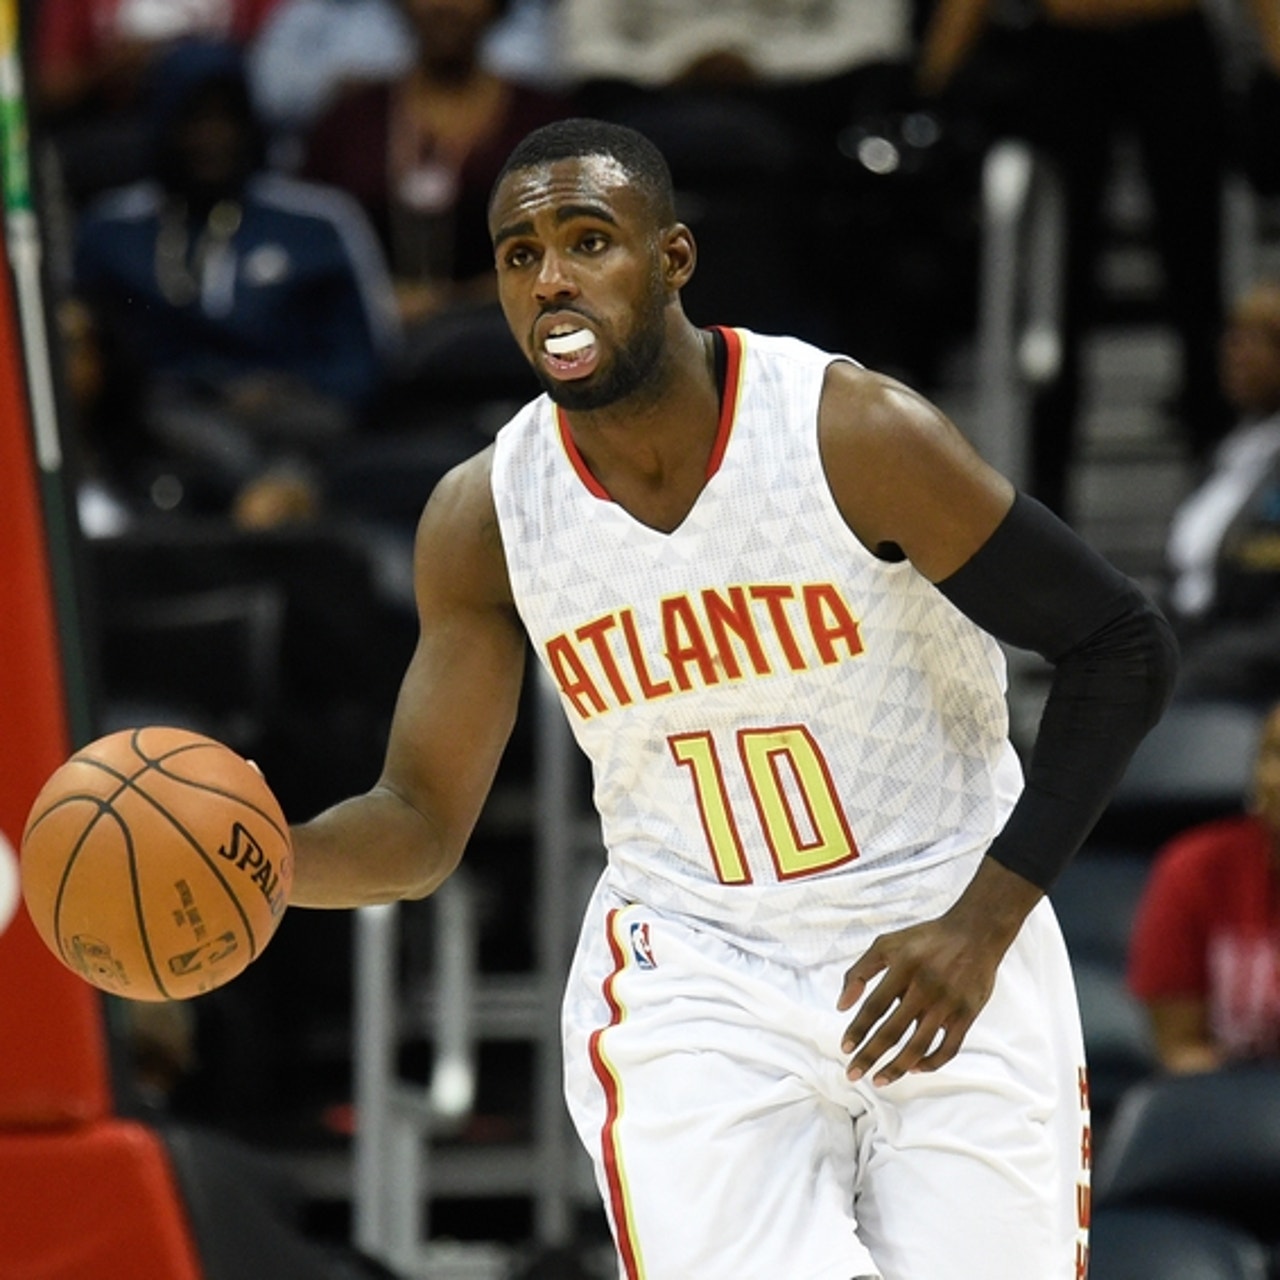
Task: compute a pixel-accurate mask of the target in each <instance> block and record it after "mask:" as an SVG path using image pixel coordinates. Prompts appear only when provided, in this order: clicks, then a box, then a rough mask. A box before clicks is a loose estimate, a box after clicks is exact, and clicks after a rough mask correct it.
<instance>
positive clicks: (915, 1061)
mask: <svg viewBox="0 0 1280 1280" xmlns="http://www.w3.org/2000/svg"><path fill="white" fill-rule="evenodd" d="M941 1032H942V1022H941V1019H940V1018H938V1017H936V1016H930V1015H926V1016H924V1017H921V1018H920V1019H919V1020H918V1021H917V1022H916V1029H915V1031H914V1032H913V1033H912V1035H911V1038H910V1039H909V1040H908V1041H907V1042H906V1044H904V1045H903V1046H902V1048H901V1049H900V1050H899V1051H898V1052H897V1054H895V1055H894V1057H893V1058H892V1059H891V1060H890V1061H889V1062H886V1063H885V1064H884V1066H882V1067H881V1068H880V1069H879V1070H878V1071H877V1072H876V1074H875V1076H874V1078H873V1079H872V1081H871V1083H872V1084H874V1085H876V1086H877V1088H878V1087H880V1086H881V1085H886V1084H892V1083H893V1082H894V1081H895V1080H900V1079H901V1078H902V1077H903V1076H905V1075H906V1074H907V1073H908V1072H910V1071H918V1070H919V1069H920V1064H921V1063H922V1062H925V1061H927V1060H928V1057H929V1056H930V1055H929V1050H930V1049H931V1048H932V1047H933V1046H934V1045H935V1044H936V1043H937V1041H938V1037H939V1034H940V1033H941ZM944 1039H945V1036H944Z"/></svg>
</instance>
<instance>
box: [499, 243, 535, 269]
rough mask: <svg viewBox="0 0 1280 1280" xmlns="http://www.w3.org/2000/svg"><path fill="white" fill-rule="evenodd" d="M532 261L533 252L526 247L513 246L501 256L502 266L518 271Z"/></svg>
mask: <svg viewBox="0 0 1280 1280" xmlns="http://www.w3.org/2000/svg"><path fill="white" fill-rule="evenodd" d="M533 261H534V252H533V250H532V249H530V248H529V246H528V245H519V244H518V245H513V246H512V247H511V248H510V249H508V250H507V251H506V253H504V254H503V255H502V265H503V266H506V267H511V268H513V269H515V270H519V269H520V268H521V267H527V266H528V265H529V264H530V263H531V262H533Z"/></svg>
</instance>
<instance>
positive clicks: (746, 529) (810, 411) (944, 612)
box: [493, 330, 1022, 965]
mask: <svg viewBox="0 0 1280 1280" xmlns="http://www.w3.org/2000/svg"><path fill="white" fill-rule="evenodd" d="M721 332H722V335H723V337H724V339H725V342H726V345H727V349H728V362H727V363H728V369H727V385H726V389H725V395H724V400H723V407H722V412H721V421H720V427H719V434H718V437H717V441H716V446H715V449H714V451H713V455H712V459H711V465H710V467H709V469H708V470H709V474H708V479H707V482H706V485H705V487H704V488H703V490H702V493H701V494H700V495H699V497H698V500H697V502H696V503H695V504H694V506H693V509H692V510H691V511H690V512H689V514H688V516H687V517H686V518H685V520H684V521H683V523H682V524H681V525H680V526H679V527H678V528H677V529H675V530H674V531H673V532H671V533H661V532H658V531H657V530H655V529H652V528H650V527H648V526H646V525H644V524H642V523H640V522H639V521H637V520H635V519H634V518H633V517H632V516H630V515H629V514H628V513H627V512H626V511H625V510H623V508H622V507H620V506H619V505H617V504H616V503H614V502H612V501H610V500H609V497H608V494H607V493H605V492H604V490H603V489H602V488H601V487H600V485H599V484H598V483H597V482H596V481H595V479H594V478H593V477H592V476H591V474H590V472H589V471H588V470H587V468H586V466H585V464H584V463H583V461H582V459H581V457H580V455H579V454H578V453H577V450H576V448H575V447H574V445H573V441H572V437H571V435H570V433H569V430H568V426H567V424H566V423H565V421H564V419H563V417H562V416H561V415H560V413H559V411H557V410H556V408H555V406H554V405H553V404H552V402H551V401H550V400H549V399H548V398H547V397H545V396H544V397H540V398H539V399H537V400H535V401H533V402H532V403H531V404H529V405H528V406H526V407H525V408H524V409H523V410H522V411H521V412H520V413H519V414H518V415H517V416H516V417H515V418H514V419H513V420H512V421H511V422H509V423H508V424H507V425H506V426H505V427H504V428H503V429H502V431H501V432H500V433H499V435H498V439H497V445H496V452H495V457H494V463H493V492H494V499H495V503H496V506H497V512H498V520H499V525H500V527H501V532H502V539H503V545H504V548H505V552H506V558H507V565H508V568H509V572H510V575H511V584H512V590H513V592H514V596H515V601H516V605H517V607H518V609H519V612H520V615H521V617H522V619H523V621H524V625H525V627H526V628H527V630H528V633H529V636H530V639H531V641H532V644H533V647H534V649H535V651H536V652H537V654H538V656H539V658H540V659H541V661H542V662H543V663H544V664H545V666H546V667H547V669H548V671H549V672H550V674H551V677H552V679H553V680H554V682H555V684H556V685H557V686H558V688H559V690H560V695H561V699H562V702H563V704H564V708H565V711H566V713H567V715H568V717H569V722H570V724H571V725H572V727H573V732H574V734H575V736H576V738H577V740H578V743H579V744H580V745H581V747H582V749H583V750H584V751H585V752H586V754H587V755H588V757H589V758H590V760H591V762H592V766H593V777H594V790H595V802H596V805H597V807H598V809H599V811H600V815H601V820H602V824H603V833H604V842H605V846H606V848H607V850H608V870H607V872H606V875H607V877H608V880H609V883H610V886H611V887H612V888H613V889H614V890H615V891H616V892H617V893H619V894H621V895H622V896H623V897H624V898H626V899H628V900H630V901H635V902H641V903H645V904H646V905H648V906H650V907H652V908H654V909H656V910H659V911H663V912H667V913H670V914H678V915H680V916H682V917H684V918H686V919H688V920H690V921H692V922H694V923H697V924H699V925H700V926H702V927H705V928H708V929H712V930H715V931H717V932H721V933H723V934H725V935H726V936H728V937H731V938H732V939H734V940H735V941H736V942H738V944H739V945H741V946H742V947H744V948H746V949H748V950H752V951H757V952H759V953H761V954H766V955H770V956H773V957H775V958H779V959H784V960H785V959H790V960H792V961H793V962H794V963H796V964H803V965H811V964H819V963H823V962H826V961H829V960H832V959H834V958H837V957H839V956H841V955H845V956H848V955H853V954H857V950H856V948H858V947H859V946H860V945H865V943H866V942H868V941H869V940H870V939H871V938H872V937H873V936H874V935H875V934H877V933H880V932H882V931H884V930H885V929H888V928H896V927H900V926H901V925H904V924H907V923H910V922H913V921H915V920H918V919H924V918H928V917H931V916H934V915H937V914H938V913H939V912H941V911H943V910H945V909H946V907H947V906H949V905H950V904H951V902H952V901H954V899H955V897H956V896H957V895H958V893H959V892H960V890H961V889H962V888H963V886H964V885H965V884H966V883H967V882H968V880H969V877H970V876H971V875H972V873H973V871H974V869H975V865H976V861H977V859H978V857H979V856H980V855H981V854H982V852H983V851H984V850H985V849H986V847H987V845H988V844H989V843H990V841H991V839H992V837H993V836H994V835H995V834H996V832H997V831H998V830H999V829H1000V827H1001V826H1002V825H1003V823H1004V821H1005V819H1006V817H1007V816H1008V813H1009V810H1010V808H1011V807H1012V805H1013V803H1014V801H1015V800H1016V798H1017V795H1018V793H1019V791H1020V789H1021V786H1022V775H1021V770H1020V768H1019V765H1018V761H1017V757H1016V755H1015V754H1014V751H1013V748H1012V746H1011V745H1010V743H1009V739H1008V717H1007V708H1006V703H1005V669H1004V657H1003V654H1002V653H1001V651H1000V649H999V647H998V645H997V644H996V643H995V641H994V640H992V639H991V637H990V636H988V635H987V634H986V633H984V632H982V631H981V630H979V629H978V628H977V627H976V626H974V624H973V623H971V622H970V621H969V620H968V619H967V618H965V617H964V616H963V615H962V614H961V613H960V612H959V611H958V610H956V609H955V608H954V607H953V606H952V605H951V604H950V603H949V602H948V601H947V600H946V599H945V598H944V597H943V596H942V595H941V593H940V592H938V591H937V590H936V589H935V588H934V587H933V586H932V585H931V584H930V583H929V582H928V581H927V580H926V579H925V578H923V577H922V576H921V575H920V574H919V573H918V572H917V571H916V570H915V569H914V568H913V567H912V566H911V565H910V564H909V563H905V562H903V563H898V564H891V563H887V562H884V561H882V560H880V559H877V558H876V557H875V556H873V555H871V554H870V553H869V552H868V551H867V549H866V548H865V547H863V545H862V544H861V543H860V542H859V541H858V539H857V538H856V537H855V536H854V535H853V534H852V532H851V531H850V530H849V528H848V526H847V525H846V524H845V522H844V519H843V518H842V517H841V515H840V513H839V511H838V509H837V507H836V505H835V502H834V500H833V498H832V496H831V492H830V489H829V487H828V485H827V481H826V477H825V475H824V472H823V469H822V464H821V460H820V457H819V450H818V430H817V422H818V402H819V397H820V395H821V390H822V383H823V377H824V373H825V370H826V368H827V366H828V365H829V364H830V363H831V361H832V360H833V359H836V358H838V357H834V356H831V355H829V354H827V353H825V352H822V351H819V350H817V349H815V348H813V347H811V346H809V345H807V344H805V343H803V342H799V341H797V340H795V339H790V338H777V337H763V336H760V335H757V334H753V333H748V332H745V331H742V330H723V331H721Z"/></svg>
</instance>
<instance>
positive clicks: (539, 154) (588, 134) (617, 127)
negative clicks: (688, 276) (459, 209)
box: [489, 116, 676, 226]
mask: <svg viewBox="0 0 1280 1280" xmlns="http://www.w3.org/2000/svg"><path fill="white" fill-rule="evenodd" d="M586 156H607V157H608V158H609V159H611V160H615V161H617V163H618V164H619V165H621V166H622V169H623V171H624V172H625V173H626V175H627V177H628V178H630V179H631V181H632V183H633V184H634V185H635V186H636V187H638V188H639V190H640V192H641V194H642V195H644V197H645V199H646V200H647V201H648V203H649V206H650V208H651V209H652V211H653V214H654V217H655V218H656V219H657V220H658V222H659V223H660V224H661V225H663V226H669V225H670V224H671V223H673V222H675V220H676V209H675V205H676V201H675V187H674V184H673V183H672V181H671V170H670V168H669V167H668V166H667V162H666V159H665V158H664V157H663V154H662V152H661V151H659V150H658V148H657V147H655V146H654V145H653V143H652V142H650V141H649V139H648V138H646V137H645V136H644V134H642V133H640V132H639V131H638V130H636V129H632V128H629V127H628V126H627V125H623V124H614V123H613V122H612V121H609V120H594V119H591V118H589V117H585V116H571V117H570V118H568V119H566V120H555V121H553V122H552V123H551V124H546V125H543V126H542V127H541V128H539V129H535V130H534V131H533V132H532V133H530V134H527V135H526V136H525V137H524V138H522V139H521V140H520V141H519V142H518V143H516V145H515V147H514V148H513V150H512V152H511V154H510V155H509V156H508V157H507V159H506V163H505V164H504V165H503V166H502V169H501V171H500V172H499V173H498V176H497V178H495V179H494V183H493V190H492V192H491V193H490V196H489V204H490V206H492V204H493V196H494V194H496V192H497V190H498V188H499V187H500V186H501V185H502V183H503V181H504V180H505V179H506V178H507V176H508V175H509V174H512V173H515V172H516V171H517V170H520V169H532V168H533V167H534V166H535V165H541V164H552V163H553V162H555V161H556V160H578V159H582V158H583V157H586Z"/></svg>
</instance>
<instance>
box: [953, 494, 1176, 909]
mask: <svg viewBox="0 0 1280 1280" xmlns="http://www.w3.org/2000/svg"><path fill="white" fill-rule="evenodd" d="M938 589H939V590H940V591H942V592H943V594H944V595H946V596H947V598H948V599H949V600H950V601H951V602H952V603H953V604H954V605H956V606H957V608H959V609H960V610H961V611H962V612H964V613H965V614H966V615H967V616H968V617H970V618H971V619H973V621H974V622H976V623H977V624H978V625H979V626H980V627H983V628H985V629H986V630H987V631H989V632H990V633H991V634H992V635H994V636H996V637H997V638H998V639H1000V640H1003V641H1005V642H1006V643H1008V644H1014V645H1017V646H1018V647H1020V648H1024V649H1029V650H1031V651H1032V652H1035V653H1039V654H1041V655H1042V656H1043V657H1045V658H1047V659H1048V660H1049V661H1050V662H1052V663H1053V664H1054V673H1053V682H1052V684H1051V686H1050V689H1049V697H1048V700H1047V701H1046V703H1045V709H1044V714H1043V716H1042V717H1041V720H1040V730H1039V733H1038V734H1037V737H1036V743H1035V747H1034V749H1033V751H1032V754H1031V761H1030V768H1029V769H1028V772H1027V786H1026V788H1025V790H1024V791H1023V793H1022V796H1021V797H1020V798H1019V800H1018V803H1017V805H1015V807H1014V809H1013V812H1012V813H1011V814H1010V815H1009V820H1008V821H1007V822H1006V823H1005V826H1004V829H1003V830H1002V831H1001V832H1000V833H999V835H997V836H996V838H995V840H994V841H993V842H992V845H991V849H990V852H989V855H988V856H989V858H993V859H995V860H996V861H997V862H1000V863H1002V864H1003V865H1004V866H1006V867H1008V868H1009V869H1010V870H1012V871H1015V872H1017V873H1018V874H1019V875H1021V876H1023V877H1024V878H1025V879H1027V880H1029V881H1031V882H1032V883H1033V884H1036V885H1039V886H1040V887H1041V888H1042V889H1048V888H1050V887H1051V886H1052V884H1053V882H1054V880H1055V879H1056V878H1057V876H1058V875H1059V874H1060V873H1061V872H1062V870H1063V868H1064V867H1065V866H1066V865H1067V863H1068V862H1069V861H1070V860H1071V858H1072V857H1073V856H1074V854H1075V852H1076V850H1077V849H1078V848H1079V847H1080V845H1081V844H1082V843H1083V841H1084V840H1085V838H1086V837H1087V836H1088V834H1089V832H1090V830H1091V829H1092V828H1093V825H1094V823H1095V822H1096V821H1097V819H1098V818H1099V816H1100V815H1101V814H1102V811H1103V809H1104V808H1105V807H1106V805H1107V803H1108V801H1109V800H1110V798H1111V794H1112V792H1113V790H1114V789H1115V787H1116V785H1117V783H1118V782H1119V780H1120V778H1121V777H1122V775H1123V774H1124V771H1125V769H1126V768H1127V766H1128V763H1129V760H1130V758H1131V756H1132V754H1133V752H1134V751H1135V750H1136V749H1137V746H1138V744H1139V743H1140V742H1141V741H1142V738H1143V737H1144V736H1145V735H1146V733H1147V732H1148V731H1149V730H1150V728H1151V727H1152V725H1154V724H1155V722H1156V721H1157V720H1158V719H1159V718H1160V716H1161V714H1162V713H1163V711H1164V708H1165V706H1166V704H1167V703H1168V701H1169V698H1170V696H1171V695H1172V692H1173V684H1174V677H1175V674H1176V670H1177V645H1176V642H1175V641H1174V638H1173V632H1172V630H1171V629H1170V627H1169V624H1168V622H1167V621H1166V620H1165V618H1164V617H1163V615H1162V614H1160V612H1159V611H1158V610H1157V609H1156V608H1155V606H1154V605H1153V604H1152V603H1151V602H1150V601H1149V600H1148V599H1147V598H1146V596H1145V595H1144V594H1143V593H1142V592H1141V591H1140V590H1139V589H1138V587H1137V586H1136V585H1135V584H1134V583H1133V582H1131V581H1130V580H1129V579H1128V578H1126V577H1125V576H1124V575H1123V574H1121V573H1119V572H1118V571H1117V570H1116V569H1115V568H1114V567H1113V566H1111V565H1110V564H1108V563H1107V562H1106V561H1105V560H1103V559H1102V558H1101V557H1100V556H1099V555H1098V554H1097V553H1096V552H1095V551H1093V550H1092V549H1091V548H1089V547H1088V546H1087V545H1086V544H1085V543H1084V542H1082V541H1081V540H1080V539H1079V538H1078V537H1077V536H1076V535H1075V534H1074V533H1072V532H1071V530H1070V529H1068V528H1067V527H1066V525H1064V524H1063V523H1062V522H1061V521H1060V520H1058V519H1057V518H1056V517H1055V516H1053V515H1052V514H1051V513H1049V512H1048V511H1047V510H1046V509H1045V508H1044V507H1042V506H1041V505H1040V504H1039V503H1037V502H1035V501H1033V500H1032V499H1030V498H1028V497H1026V495H1024V494H1019V495H1018V497H1017V499H1016V500H1015V502H1014V504H1013V506H1012V507H1011V508H1010V511H1009V514H1008V515H1007V516H1006V517H1005V519H1004V521H1003V523H1002V524H1001V525H1000V526H999V528H997V529H996V531H995V533H994V534H992V536H991V538H990V539H989V540H988V541H987V542H986V544H984V545H983V546H982V547H981V548H979V550H978V551H977V553H976V554H975V555H974V556H973V557H972V558H971V559H970V560H969V562H968V563H967V564H965V565H964V566H963V567H962V568H961V569H959V570H958V571H957V572H956V573H954V574H952V575H951V577H949V578H947V579H945V580H944V581H942V582H940V583H938Z"/></svg>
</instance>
